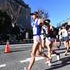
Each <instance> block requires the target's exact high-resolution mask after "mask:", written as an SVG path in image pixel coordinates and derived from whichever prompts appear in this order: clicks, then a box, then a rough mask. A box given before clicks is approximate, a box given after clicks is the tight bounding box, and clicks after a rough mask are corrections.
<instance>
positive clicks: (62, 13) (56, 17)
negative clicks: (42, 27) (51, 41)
mask: <svg viewBox="0 0 70 70" xmlns="http://www.w3.org/2000/svg"><path fill="white" fill-rule="evenodd" d="M23 1H24V2H25V3H27V4H29V6H30V7H31V12H34V11H36V10H37V9H44V10H45V11H48V13H49V18H50V20H51V24H52V25H53V26H55V27H56V26H57V24H58V23H60V22H62V21H63V20H66V19H67V18H69V17H70V0H23Z"/></svg>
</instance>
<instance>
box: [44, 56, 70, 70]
mask: <svg viewBox="0 0 70 70" xmlns="http://www.w3.org/2000/svg"><path fill="white" fill-rule="evenodd" d="M60 61H61V63H59V64H54V65H52V66H51V68H49V69H45V70H54V69H59V68H62V67H64V66H67V65H70V56H69V57H65V58H62V59H60ZM68 70H69V69H68Z"/></svg>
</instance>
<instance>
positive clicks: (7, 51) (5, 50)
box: [4, 41, 10, 53]
mask: <svg viewBox="0 0 70 70" xmlns="http://www.w3.org/2000/svg"><path fill="white" fill-rule="evenodd" d="M9 52H10V45H9V42H8V41H7V43H6V45H5V49H4V53H9Z"/></svg>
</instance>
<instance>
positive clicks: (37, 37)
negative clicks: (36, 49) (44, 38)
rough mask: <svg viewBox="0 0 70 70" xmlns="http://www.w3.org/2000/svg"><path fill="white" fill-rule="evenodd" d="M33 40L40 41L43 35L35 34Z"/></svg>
mask: <svg viewBox="0 0 70 70" xmlns="http://www.w3.org/2000/svg"><path fill="white" fill-rule="evenodd" d="M33 41H34V43H40V42H41V37H40V36H39V35H36V36H33Z"/></svg>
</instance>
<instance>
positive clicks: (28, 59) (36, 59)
mask: <svg viewBox="0 0 70 70" xmlns="http://www.w3.org/2000/svg"><path fill="white" fill-rule="evenodd" d="M42 59H44V57H35V61H38V60H42ZM29 61H30V58H26V59H25V60H21V61H20V63H24V62H29Z"/></svg>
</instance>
